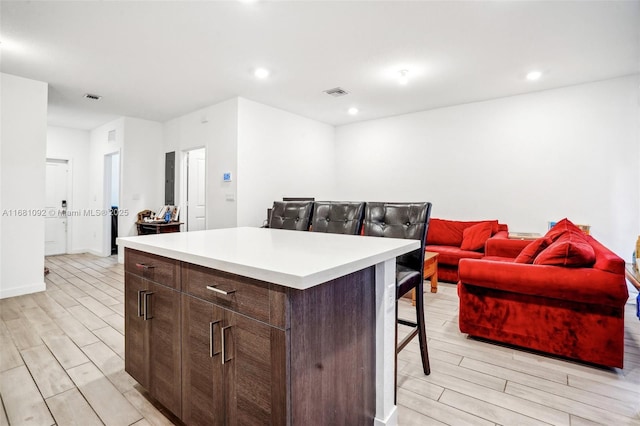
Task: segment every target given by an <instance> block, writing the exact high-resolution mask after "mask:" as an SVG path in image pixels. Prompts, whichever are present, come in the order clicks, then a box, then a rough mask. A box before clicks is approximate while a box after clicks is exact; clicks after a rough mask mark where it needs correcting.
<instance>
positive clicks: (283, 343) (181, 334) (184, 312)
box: [117, 227, 420, 425]
mask: <svg viewBox="0 0 640 426" xmlns="http://www.w3.org/2000/svg"><path fill="white" fill-rule="evenodd" d="M117 242H118V244H119V245H121V246H124V247H125V299H126V300H125V369H126V371H127V372H128V373H129V374H131V375H132V376H133V377H134V378H135V379H136V380H137V381H138V382H139V383H140V384H141V385H142V386H143V387H145V388H146V389H147V390H148V391H149V393H150V395H151V396H153V397H154V398H155V399H157V400H158V401H159V402H160V403H161V404H163V405H164V406H165V407H166V408H167V409H169V410H170V411H171V412H173V413H174V414H175V415H176V416H178V417H179V418H181V419H182V420H183V421H184V422H185V423H186V424H189V425H191V424H194V425H196V424H272V425H280V424H281V425H315V424H317V425H326V424H345V425H371V424H375V425H395V424H397V412H396V406H395V404H394V392H395V389H394V386H395V385H394V374H395V370H394V360H395V258H396V257H397V256H399V255H401V254H404V253H407V252H410V251H412V250H416V249H418V248H420V243H419V241H417V240H402V239H392V238H378V237H364V236H352V235H336V234H325V233H313V232H300V231H286V230H277V229H265V228H248V227H247V228H229V229H218V230H208V231H197V232H184V233H173V234H159V235H146V236H139V237H125V238H119V239H118V240H117Z"/></svg>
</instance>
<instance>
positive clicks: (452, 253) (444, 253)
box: [425, 245, 483, 267]
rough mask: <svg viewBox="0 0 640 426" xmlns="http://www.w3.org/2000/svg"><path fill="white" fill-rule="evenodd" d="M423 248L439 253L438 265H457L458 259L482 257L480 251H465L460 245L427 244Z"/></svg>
mask: <svg viewBox="0 0 640 426" xmlns="http://www.w3.org/2000/svg"><path fill="white" fill-rule="evenodd" d="M425 250H426V251H435V252H438V253H440V256H438V265H441V264H442V265H452V266H455V267H457V266H458V262H459V261H460V259H482V257H483V254H482V253H480V252H477V251H466V250H462V249H461V248H460V247H452V246H436V245H429V246H426V247H425Z"/></svg>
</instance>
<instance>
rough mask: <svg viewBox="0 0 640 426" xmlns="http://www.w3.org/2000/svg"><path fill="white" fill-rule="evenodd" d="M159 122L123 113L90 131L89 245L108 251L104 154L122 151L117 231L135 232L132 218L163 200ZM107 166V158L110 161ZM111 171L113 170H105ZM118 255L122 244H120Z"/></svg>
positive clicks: (92, 249) (121, 233)
mask: <svg viewBox="0 0 640 426" xmlns="http://www.w3.org/2000/svg"><path fill="white" fill-rule="evenodd" d="M112 130H115V131H116V140H115V141H113V142H109V141H108V134H109V131H112ZM162 137H163V136H162V124H160V123H157V122H155V121H148V120H141V119H137V118H129V117H122V118H119V119H117V120H114V121H112V122H110V123H107V124H105V125H103V126H100V127H98V128H97V129H94V130H92V131H91V136H90V149H89V164H90V169H91V172H90V179H89V197H90V200H89V203H90V205H91V209H92V210H93V211H95V212H98V213H97V214H96V215H95V216H92V217H89V218H88V220H89V222H90V228H89V232H88V234H89V238H90V239H91V246H90V248H89V251H90V252H92V253H94V254H97V255H100V256H108V255H109V254H110V248H109V247H110V244H109V236H110V229H111V228H110V226H111V225H110V223H111V219H110V217H109V216H108V212H109V210H110V208H111V197H112V194H111V192H108V193H105V188H106V187H109V189H110V188H111V182H109V184H108V185H105V164H106V163H105V156H106V155H109V154H113V153H119V154H120V169H119V170H120V200H119V201H120V202H119V204H120V205H119V206H118V207H119V213H120V216H119V217H118V236H120V237H124V236H129V235H137V230H136V226H135V222H136V220H137V213H138V212H139V211H141V210H146V209H150V210H154V211H155V210H157V209H158V207H160V206H161V205H162V203H163V194H164V166H163V165H164V156H163V153H162ZM108 166H109V167H111V163H110V162H109V165H108ZM109 174H111V173H109ZM118 254H119V256H120V257H122V256H123V252H122V250H118Z"/></svg>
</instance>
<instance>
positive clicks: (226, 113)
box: [163, 98, 238, 229]
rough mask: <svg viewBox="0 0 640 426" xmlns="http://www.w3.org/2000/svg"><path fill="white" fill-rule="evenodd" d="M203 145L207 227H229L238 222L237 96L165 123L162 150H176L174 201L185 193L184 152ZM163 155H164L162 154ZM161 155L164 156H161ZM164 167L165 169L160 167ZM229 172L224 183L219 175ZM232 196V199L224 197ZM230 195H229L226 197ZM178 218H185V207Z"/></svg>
mask: <svg viewBox="0 0 640 426" xmlns="http://www.w3.org/2000/svg"><path fill="white" fill-rule="evenodd" d="M203 147H204V148H205V151H206V191H207V192H206V195H205V197H206V204H207V208H206V227H207V229H216V228H230V227H234V226H236V224H237V218H236V214H237V204H236V201H235V198H236V193H237V180H236V178H235V177H236V174H237V147H238V99H237V98H234V99H230V100H228V101H225V102H221V103H218V104H216V105H212V106H210V107H207V108H203V109H201V110H198V111H194V112H191V113H189V114H186V115H183V116H181V117H178V118H175V119H173V120H170V121H167V122H166V123H164V151H165V152H171V151H175V152H176V167H175V173H176V181H175V182H176V183H175V185H176V188H175V189H176V193H175V195H176V197H175V199H176V203H177V204H179V205H180V204H182V203H183V199H184V197H185V196H186V195H185V194H184V191H185V188H186V186H185V185H186V183H185V179H186V175H184V173H185V170H184V167H183V166H184V153H185V151H187V150H191V149H196V148H203ZM163 155H164V154H163ZM163 158H164V157H163ZM163 170H164V169H163ZM224 172H231V173H232V176H233V180H232V181H231V182H223V181H222V174H223V173H224ZM227 195H231V196H232V197H233V200H227ZM229 198H231V197H229ZM181 208H182V211H181V214H180V216H181V218H182V219H184V218H185V217H186V210H185V209H184V206H182V207H181Z"/></svg>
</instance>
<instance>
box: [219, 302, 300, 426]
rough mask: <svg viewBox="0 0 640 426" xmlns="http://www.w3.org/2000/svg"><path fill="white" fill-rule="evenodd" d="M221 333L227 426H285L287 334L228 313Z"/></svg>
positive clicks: (244, 317) (242, 316) (261, 323)
mask: <svg viewBox="0 0 640 426" xmlns="http://www.w3.org/2000/svg"><path fill="white" fill-rule="evenodd" d="M221 332H222V336H221V338H222V339H221V340H222V343H223V344H222V345H221V346H222V348H221V350H222V354H221V355H222V356H223V357H224V374H225V391H226V398H227V400H226V413H227V424H229V425H285V424H286V417H287V413H286V383H288V369H287V363H286V351H285V348H286V339H287V333H286V332H285V331H284V330H280V329H278V328H275V327H272V326H269V325H268V324H265V323H263V322H259V321H256V320H253V319H250V318H248V317H246V316H244V315H239V314H236V313H233V312H230V311H226V321H225V326H224V327H222V329H221Z"/></svg>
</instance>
